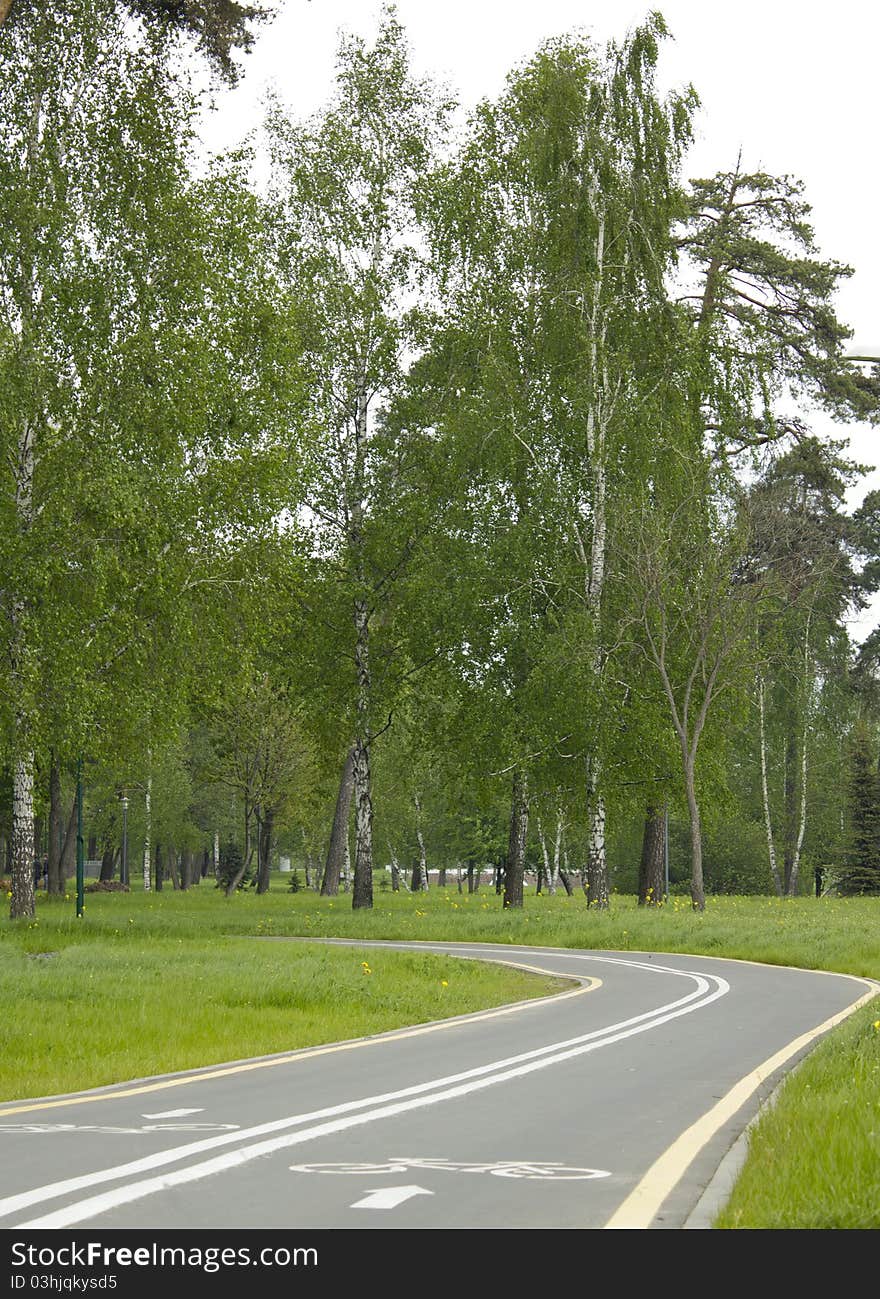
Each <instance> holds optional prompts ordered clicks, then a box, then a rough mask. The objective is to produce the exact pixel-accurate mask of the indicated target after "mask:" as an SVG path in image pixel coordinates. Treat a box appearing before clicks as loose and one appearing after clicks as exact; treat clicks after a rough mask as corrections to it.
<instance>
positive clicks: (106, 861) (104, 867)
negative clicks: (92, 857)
mask: <svg viewBox="0 0 880 1299" xmlns="http://www.w3.org/2000/svg"><path fill="white" fill-rule="evenodd" d="M115 866H116V849H115V848H114V847H113V844H112V843H105V844H104V847H103V849H102V851H101V873H100V875H99V876H98V879H99V880H100V881H101V883H102V884H106V883H107V882H108V881H109V880H112V878H113V873H114V869H115Z"/></svg>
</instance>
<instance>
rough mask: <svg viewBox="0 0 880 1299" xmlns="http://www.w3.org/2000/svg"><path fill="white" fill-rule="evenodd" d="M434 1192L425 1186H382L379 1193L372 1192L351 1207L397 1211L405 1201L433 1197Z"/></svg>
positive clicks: (350, 1206)
mask: <svg viewBox="0 0 880 1299" xmlns="http://www.w3.org/2000/svg"><path fill="white" fill-rule="evenodd" d="M433 1194H434V1192H433V1191H429V1190H427V1189H426V1188H425V1187H424V1186H381V1187H380V1188H379V1189H378V1190H377V1191H370V1192H369V1193H368V1194H367V1195H365V1196H364V1198H363V1199H362V1200H358V1201H357V1202H356V1203H355V1204H352V1205H349V1208H351V1209H396V1208H397V1206H398V1204H403V1202H404V1200H411V1199H412V1198H413V1196H414V1195H433Z"/></svg>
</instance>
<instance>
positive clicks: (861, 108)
mask: <svg viewBox="0 0 880 1299" xmlns="http://www.w3.org/2000/svg"><path fill="white" fill-rule="evenodd" d="M396 7H397V13H398V17H399V19H400V21H401V23H402V24H403V26H404V28H405V29H406V32H407V35H408V37H409V40H410V43H411V46H412V51H413V60H414V65H415V68H416V71H417V72H419V73H420V74H430V75H432V76H434V77H435V78H437V79H439V80H441V81H444V82H446V83H447V84H448V85H449V86H450V87H451V88H452V89H453V90H454V91H455V92H456V94H457V95H458V97H459V98H460V100H461V102H462V104H463V105H464V107H465V108H468V107H470V106H471V105H472V104H474V103H476V102H477V101H478V100H479V99H481V98H483V97H485V96H490V97H491V96H494V95H496V94H497V93H498V92H499V91H500V90H501V89H502V87H503V84H504V78H505V76H506V75H507V73H508V72H509V70H510V69H511V68H512V67H513V66H514V65H515V64H516V63H518V62H520V61H521V60H523V59H526V58H528V57H529V56H530V55H531V54H532V53H534V51H535V50H536V49H537V47H538V45H539V44H540V43H541V42H542V41H544V40H546V39H548V38H549V37H552V36H558V35H562V34H565V33H567V32H572V31H576V30H579V31H582V32H584V33H586V34H587V35H589V36H591V37H593V38H594V39H595V40H597V41H598V42H599V43H601V44H604V43H605V42H606V41H607V40H610V39H620V38H621V37H623V36H624V35H625V33H626V32H627V30H629V29H630V28H631V27H633V26H635V25H637V24H638V23H639V22H641V21H643V19H644V18H645V15H646V14H647V13H648V12H649V10H650V9H658V10H659V11H660V12H661V13H662V15H663V17H664V18H665V19H666V23H667V26H668V27H669V29H670V32H671V35H672V39H671V40H670V41H667V42H666V44H665V47H664V49H663V51H662V55H661V64H660V79H661V84H662V85H663V86H664V88H671V87H673V86H681V85H684V84H686V83H688V82H690V83H691V84H692V85H693V86H694V88H695V90H696V91H697V94H698V95H699V97H700V101H701V108H700V110H699V113H698V117H697V123H696V125H697V135H696V140H695V143H694V145H693V147H692V149H691V151H690V153H689V156H688V159H687V162H686V167H685V173H686V176H688V177H696V176H706V175H712V174H714V173H715V172H716V171H722V170H728V169H730V168H731V167H732V166H733V165H734V164H735V162H736V157H737V153H738V152H739V150H740V149H741V150H742V158H743V166H744V167H746V168H748V169H749V170H757V169H759V168H760V169H763V170H766V171H769V172H771V173H774V174H781V173H787V174H789V175H792V176H796V177H798V178H799V179H800V180H803V181H804V183H805V186H806V193H805V197H806V199H807V201H808V202H809V203H810V204H811V205H812V208H813V214H812V219H813V224H814V227H815V231H816V238H817V242H818V245H819V248H820V250H821V252H822V253H823V255H825V256H827V257H831V258H834V259H836V260H837V261H840V262H843V263H845V264H847V265H849V266H852V267H853V268H854V271H855V273H854V275H853V276H852V278H851V279H850V280H848V281H847V282H846V283H845V284H844V285H843V287H842V289H841V291H840V294H839V298H838V311H839V315H840V317H841V319H842V320H843V321H844V322H845V323H846V324H848V325H849V326H850V328H851V329H852V330H853V331H854V334H853V339H852V350H854V351H860V352H868V353H870V354H872V355H873V354H880V203H878V199H880V162H878V153H880V150H878V134H877V126H878V119H880V94H878V84H880V4H877V3H876V0H875V2H874V3H869V2H868V0H837V3H834V4H828V3H827V2H826V3H822V4H819V3H815V0H738V3H736V4H733V3H730V4H723V5H722V4H718V3H709V2H707V0H666V2H665V3H664V2H663V0H652V2H650V3H647V4H642V5H639V4H634V3H631V0H443V2H442V3H441V2H438V3H434V2H433V0H397V6H396ZM277 9H278V14H277V17H276V18H275V20H274V21H273V22H272V23H271V24H270V25H268V26H267V27H266V28H265V29H264V31H263V32H262V33H261V35H260V36H259V37H258V40H257V44H256V46H255V48H254V50H253V51H252V53H251V54H250V55H249V56H248V58H247V60H246V61H245V63H244V68H245V75H244V77H243V79H242V82H241V84H240V86H239V87H238V88H237V89H236V90H234V91H232V92H225V93H222V94H221V95H220V97H219V99H218V107H217V110H216V111H215V112H213V113H212V114H210V116H209V118H208V119H207V120H206V121H205V124H204V128H203V131H202V135H203V139H204V141H205V143H206V145H207V146H208V147H209V148H218V147H223V146H225V145H228V144H233V143H235V141H236V140H237V139H238V138H240V136H241V135H242V134H243V133H244V132H245V130H247V129H248V128H249V127H251V126H252V125H254V124H255V123H256V122H258V121H259V118H260V116H261V111H260V102H261V98H262V95H263V93H264V91H265V89H266V87H267V86H268V85H270V84H271V85H273V86H274V87H275V89H276V90H277V92H278V93H279V95H280V97H281V98H282V100H284V101H285V102H286V103H288V104H289V105H290V107H291V108H292V110H293V111H294V112H295V113H296V114H299V115H307V114H310V113H312V112H314V111H316V110H318V109H319V108H320V107H321V106H322V104H323V103H324V102H325V101H326V100H327V98H328V97H329V95H330V93H331V91H332V87H333V75H334V59H335V51H336V45H337V39H338V34H339V31H340V29H345V30H347V31H355V32H359V33H361V34H362V35H364V36H366V37H369V36H370V35H371V33H372V32H374V31H375V28H376V22H377V17H378V14H379V10H380V5H379V4H378V3H374V2H373V0H278V3H277ZM821 424H822V425H823V426H824V427H820V426H819V423H817V431H819V432H827V433H831V434H833V435H834V436H837V437H841V436H848V437H849V438H850V447H851V452H852V454H853V456H854V458H856V459H857V460H860V461H861V462H862V463H865V464H869V465H871V466H872V467H873V472H872V473H871V474H870V475H869V476H868V477H867V478H866V479H864V480H863V481H862V483H861V485H860V486H859V488H858V489H857V490H856V491H855V492H854V493H853V494H852V495H851V500H852V502H853V503H854V502H855V501H857V500H858V499H860V498H861V496H862V495H863V494H864V491H865V490H867V488H868V487H880V469H878V468H877V466H880V429H878V430H876V431H874V430H871V429H869V428H867V427H863V426H847V427H846V428H841V427H835V426H834V425H833V424H831V423H830V421H828V420H827V419H823V420H821ZM873 622H874V616H873V615H872V617H871V619H870V625H873ZM854 630H855V629H854ZM864 630H868V627H867V626H866V627H864Z"/></svg>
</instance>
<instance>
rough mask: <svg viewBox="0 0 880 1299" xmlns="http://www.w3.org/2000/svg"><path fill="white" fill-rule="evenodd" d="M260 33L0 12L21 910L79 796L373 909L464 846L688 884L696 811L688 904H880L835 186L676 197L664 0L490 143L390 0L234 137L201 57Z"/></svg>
mask: <svg viewBox="0 0 880 1299" xmlns="http://www.w3.org/2000/svg"><path fill="white" fill-rule="evenodd" d="M261 16H266V14H265V13H263V12H262V11H259V10H258V9H257V8H256V7H247V6H242V5H238V4H231V3H228V0H216V3H215V4H212V3H207V0H206V2H205V3H203V4H199V5H195V4H194V5H185V4H184V5H164V4H162V3H155V4H153V3H149V4H148V3H147V2H146V0H143V3H131V4H121V3H119V4H118V3H115V2H114V0H88V3H86V0H58V2H57V3H55V4H53V5H50V6H46V5H41V4H38V3H37V0H15V3H14V4H12V5H11V6H10V5H7V6H5V8H4V10H3V12H2V13H0V131H2V136H3V142H4V147H3V150H2V154H0V440H2V446H3V461H2V469H0V473H2V491H0V511H2V521H0V556H2V580H0V629H2V630H0V635H2V647H0V653H2V665H0V680H2V691H0V727H2V730H0V747H2V762H3V765H4V769H5V773H6V775H5V786H6V792H5V796H4V803H5V804H6V812H5V814H4V816H3V819H2V821H0V832H2V838H3V843H2V845H0V846H2V848H3V851H4V854H5V863H4V862H3V861H0V873H2V871H3V867H4V864H5V866H6V870H7V873H8V875H9V878H10V892H11V915H12V917H13V918H18V917H27V916H30V915H32V914H33V910H34V871H33V862H34V857H35V854H36V855H41V854H42V853H43V852H44V851H45V852H46V855H47V857H48V888H49V891H50V893H62V892H63V890H64V881H65V877H66V875H67V874H69V867H70V852H71V847H70V844H71V839H70V836H71V832H72V826H73V812H72V810H71V809H72V803H71V798H72V788H73V781H74V779H75V776H76V773H77V772H80V773H84V778H85V784H86V789H87V797H88V816H89V826H90V835H91V837H92V838H93V839H94V843H93V845H92V846H93V847H94V850H95V852H96V853H98V850H99V848H100V850H101V852H100V853H99V855H102V857H103V860H104V863H105V865H104V873H105V877H107V876H109V875H110V874H111V873H112V871H113V869H114V865H113V860H114V846H116V845H118V843H119V836H120V806H121V803H120V797H119V795H120V794H121V793H125V795H126V799H127V800H128V801H129V803H130V806H131V810H132V820H131V834H132V836H133V841H136V842H137V845H138V863H139V866H138V868H140V865H141V864H142V868H143V880H144V886H145V887H150V883H151V880H155V878H156V857H157V853H158V854H159V861H160V868H161V869H160V872H159V877H160V878H161V875H162V873H166V875H167V877H169V878H171V879H172V881H173V882H174V883H175V885H182V886H186V885H187V884H188V883H189V882H191V881H192V880H195V879H197V878H198V877H199V875H200V873H201V872H200V870H199V869H197V868H196V866H195V865H194V863H202V862H205V863H206V862H207V861H208V860H210V862H211V863H212V870H213V873H215V874H218V875H222V882H223V885H224V887H226V888H227V891H229V892H232V891H234V890H235V889H236V888H238V887H241V886H242V885H243V884H244V883H246V882H247V881H248V880H249V879H251V878H253V880H254V882H255V883H256V886H257V888H258V889H260V890H263V891H264V890H265V889H266V888H268V878H269V875H268V873H269V866H270V861H271V859H272V854H273V852H274V851H275V850H276V849H277V848H278V847H279V846H280V847H281V848H283V849H284V850H285V851H286V852H287V853H288V854H289V855H292V857H293V858H294V859H296V860H297V861H298V862H301V863H303V864H304V865H305V867H306V868H307V870H308V873H309V882H310V883H314V884H315V886H316V887H320V888H321V889H322V891H323V892H325V893H334V892H336V891H338V889H339V887H340V880H341V879H346V878H347V877H348V876H347V873H346V872H348V874H350V878H351V893H352V902H353V905H354V907H356V908H361V907H370V906H372V903H373V891H374V870H375V868H376V866H377V865H378V866H379V867H380V868H382V867H384V866H386V865H389V866H390V867H391V869H392V877H393V879H394V881H395V884H396V882H397V881H398V879H399V878H400V874H401V863H403V869H404V870H406V869H411V870H412V871H413V886H414V887H417V888H418V887H424V886H425V885H426V883H427V879H428V862H429V858H430V859H431V860H432V861H433V862H435V863H439V864H440V865H441V867H442V869H444V870H445V869H446V868H447V867H449V868H454V867H457V868H458V869H459V872H460V873H461V872H464V871H467V870H470V872H471V875H472V876H473V872H474V871H475V870H478V869H480V868H482V867H483V866H486V865H491V866H493V867H494V868H495V869H496V872H497V879H498V881H499V889H500V890H501V891H502V892H503V899H502V900H503V904H504V905H505V906H508V907H519V906H521V905H522V903H523V891H524V880H525V878H526V873H527V871H529V870H535V871H537V872H538V873H539V879H540V881H541V886H542V887H544V888H546V889H547V890H549V891H555V889H556V887H557V883H558V882H564V883H565V885H566V887H569V888H570V887H571V881H572V880H573V879H574V880H577V881H580V882H581V884H582V886H583V890H584V893H585V895H586V902H587V905H589V906H596V907H599V908H603V907H606V906H607V905H608V902H609V896H610V893H611V891H612V888H613V887H616V886H617V884H618V883H622V884H623V885H625V886H626V887H627V888H630V889H632V890H633V891H636V890H637V891H638V892H639V897H640V901H642V902H643V903H645V904H646V905H652V904H658V903H659V902H660V901H662V896H663V891H664V887H665V882H664V868H665V863H666V860H667V859H668V849H669V842H670V839H669V836H670V834H671V836H672V843H673V855H674V857H675V861H676V863H677V865H676V871H677V873H678V874H679V875H680V876H681V874H682V872H683V873H684V876H686V879H687V887H688V889H689V892H690V897H691V901H692V904H693V906H694V907H695V908H696V909H697V910H702V909H703V907H704V905H705V895H706V886H707V882H706V871H705V869H704V854H705V851H706V848H707V845H708V849H709V854H710V858H711V861H712V866H711V869H710V871H709V881H708V882H709V887H710V888H716V889H725V890H729V891H737V890H739V889H749V890H755V889H761V888H765V889H774V890H775V891H776V892H777V893H778V894H779V895H781V896H782V895H785V896H793V895H795V894H797V893H798V892H799V891H802V890H803V889H804V888H805V887H813V884H814V881H815V883H816V887H817V888H818V887H820V886H821V887H822V888H825V887H833V888H836V889H840V890H843V891H851V892H853V891H855V892H876V891H877V889H878V887H880V828H878V827H880V790H878V761H877V754H878V734H877V727H878V710H877V699H876V678H875V667H876V655H877V638H876V636H871V637H868V639H867V641H865V643H864V644H863V645H861V646H858V645H855V644H853V642H852V640H851V638H850V636H849V634H848V631H847V619H848V618H849V617H850V616H851V615H852V613H853V612H854V611H856V610H859V609H864V608H865V607H866V606H867V602H868V600H869V599H870V597H871V595H872V594H873V593H874V592H875V591H876V589H877V587H878V585H880V523H878V519H880V511H878V505H880V498H878V496H877V494H876V493H869V494H868V495H867V496H866V497H865V499H864V501H863V503H862V505H861V506H860V507H859V508H858V509H856V510H849V509H848V508H847V505H846V494H847V491H848V489H849V488H850V487H851V486H852V485H853V484H855V483H857V482H858V479H859V477H860V476H861V475H862V474H863V473H864V472H865V469H866V467H864V466H860V465H858V464H855V463H854V462H853V461H852V460H851V459H850V458H849V456H848V454H847V442H846V439H845V438H840V437H834V436H831V434H830V433H829V431H828V428H827V427H823V426H822V425H823V424H830V423H831V422H833V423H834V424H843V423H846V422H848V421H865V422H872V423H874V422H877V420H878V418H880V369H878V367H877V366H875V365H874V366H872V365H869V364H862V363H853V362H852V361H851V360H849V359H848V358H847V356H846V344H847V340H848V339H849V338H850V337H851V332H850V330H849V329H848V328H847V327H846V325H845V324H844V323H843V322H841V321H840V320H839V319H838V316H837V314H836V308H835V294H836V290H837V288H838V286H839V284H840V282H841V281H842V280H843V279H844V278H845V277H847V276H848V275H849V274H851V270H850V268H849V267H847V266H845V265H843V264H841V263H838V262H836V261H833V260H829V259H827V258H825V257H823V255H822V253H821V252H820V250H819V249H818V248H817V246H816V243H815V238H814V233H813V230H812V228H811V225H810V207H809V204H808V202H807V201H806V198H805V195H804V187H803V185H802V183H801V182H799V181H797V180H796V179H794V178H792V177H789V176H772V175H768V174H765V173H764V172H761V171H749V170H748V169H747V167H746V166H745V164H744V163H743V161H742V159H741V158H739V159H736V160H733V165H732V166H731V167H730V169H729V170H726V171H720V172H719V173H718V174H717V175H715V176H713V177H709V178H702V179H686V167H687V155H688V147H689V145H690V142H691V138H692V131H693V125H694V121H695V115H696V113H697V111H698V108H699V101H698V98H697V94H696V92H695V90H694V89H693V88H692V87H690V86H685V87H682V88H680V89H679V90H676V91H672V92H669V93H665V94H664V93H661V91H660V90H659V89H658V66H659V62H660V59H661V55H662V47H663V42H664V40H665V39H666V37H667V35H668V33H667V29H666V26H665V23H664V21H663V18H662V17H661V15H660V14H657V13H652V14H649V15H648V16H647V17H646V18H645V20H644V22H643V23H642V24H641V25H639V26H638V27H636V28H634V29H633V30H632V31H630V32H628V33H627V34H625V35H624V36H623V37H622V38H621V39H619V40H616V41H611V42H609V43H608V44H607V45H605V46H599V45H598V44H596V43H595V42H593V41H590V40H588V39H586V38H584V37H581V36H579V35H572V36H561V37H558V38H555V39H552V40H549V41H547V42H545V43H544V44H543V45H542V46H541V47H540V48H539V49H538V50H537V51H536V53H535V54H534V55H533V57H531V58H530V59H528V60H527V61H525V62H524V63H523V64H522V65H520V66H518V67H516V68H514V69H513V70H512V71H511V72H510V74H509V76H508V78H507V81H506V84H505V87H504V89H503V90H502V92H501V93H500V94H499V95H498V96H497V97H496V98H495V99H492V100H485V101H484V102H481V103H480V104H478V105H477V106H476V108H474V109H473V110H472V111H471V112H470V113H469V114H468V115H467V118H466V120H462V114H460V113H459V112H458V106H457V105H456V103H455V102H454V99H453V98H452V97H451V96H450V94H449V93H448V92H447V91H445V90H441V89H440V88H438V87H437V86H436V85H435V84H433V83H432V82H430V81H428V80H426V79H423V78H419V77H417V76H415V74H414V73H413V71H412V67H411V61H410V55H409V49H408V45H407V40H406V33H405V31H404V30H403V28H402V26H401V24H400V22H399V21H398V18H397V16H396V13H395V11H394V9H393V7H387V8H386V9H384V10H383V11H382V14H381V17H380V19H379V22H378V25H377V29H376V32H375V34H374V36H373V38H372V39H371V40H364V39H361V38H358V37H352V36H346V37H343V38H342V39H341V40H340V44H339V49H338V56H337V69H336V79H335V84H334V87H333V88H332V90H331V93H330V94H329V96H328V101H327V105H326V107H325V108H324V109H323V110H322V111H321V112H319V113H317V114H315V115H314V116H313V117H311V118H309V119H307V120H297V119H295V118H294V117H292V116H291V114H290V113H289V111H288V110H287V109H286V108H285V106H284V105H283V104H282V103H280V102H279V101H277V100H270V101H269V102H268V103H267V105H266V111H265V117H264V120H263V122H262V124H261V126H260V128H259V129H258V130H256V131H254V132H253V133H252V134H251V136H250V137H248V138H247V139H246V140H245V141H244V142H243V143H242V144H241V145H240V146H239V147H237V148H236V149H234V150H232V151H230V152H229V153H227V154H225V155H223V156H221V157H218V158H213V159H205V158H204V157H203V156H202V155H201V153H200V151H199V142H198V139H197V136H196V133H195V126H194V123H195V122H196V121H197V115H198V111H199V108H200V105H201V103H202V97H203V96H204V94H205V93H208V92H205V91H200V90H199V89H198V86H199V85H200V79H199V76H198V75H197V73H198V69H199V67H200V66H202V65H204V60H205V59H207V66H208V67H210V68H212V69H213V70H214V73H215V76H216V78H219V81H218V82H217V84H216V85H215V89H214V91H213V92H211V93H223V89H222V87H223V85H224V78H225V82H229V81H234V79H235V77H236V76H237V75H238V71H239V65H238V64H237V63H236V61H235V56H236V53H237V52H241V51H246V50H247V48H248V47H249V45H250V43H251V42H252V39H253V24H254V23H255V22H256V21H258V20H259V18H260V17H261ZM200 60H201V64H200V62H199V61H200ZM218 86H219V89H218ZM731 834H733V836H734V838H735V846H734V848H731V847H730V838H731ZM108 854H109V855H108ZM206 854H207V855H206ZM221 857H222V859H223V862H224V867H223V870H222V871H221V870H220V859H221ZM346 863H348V865H347V866H346ZM684 863H686V869H685V868H684V866H683V864H684ZM383 878H384V871H383Z"/></svg>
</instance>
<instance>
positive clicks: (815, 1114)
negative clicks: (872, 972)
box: [714, 1003, 880, 1230]
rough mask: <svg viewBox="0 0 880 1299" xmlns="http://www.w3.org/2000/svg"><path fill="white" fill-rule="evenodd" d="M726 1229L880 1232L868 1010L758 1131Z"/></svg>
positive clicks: (789, 1086) (879, 1129)
mask: <svg viewBox="0 0 880 1299" xmlns="http://www.w3.org/2000/svg"><path fill="white" fill-rule="evenodd" d="M714 1225H715V1226H716V1227H720V1228H736V1227H740V1228H769V1229H773V1228H786V1229H788V1228H793V1229H799V1230H814V1229H817V1228H836V1229H838V1230H854V1229H874V1228H877V1227H880V1019H878V1008H877V1004H876V1003H874V1005H873V1007H872V1006H870V1005H869V1006H866V1007H863V1009H862V1010H859V1011H856V1013H855V1014H854V1015H853V1016H852V1017H851V1018H850V1019H848V1020H847V1021H846V1022H845V1023H844V1024H843V1025H841V1027H840V1028H838V1029H837V1031H836V1032H835V1033H833V1034H832V1035H831V1036H830V1037H829V1038H827V1039H825V1041H823V1042H821V1043H820V1044H819V1045H818V1046H817V1047H816V1048H815V1050H814V1051H813V1052H812V1053H811V1054H810V1056H808V1058H807V1060H806V1062H805V1063H804V1064H803V1065H801V1067H800V1068H799V1069H797V1070H795V1072H794V1073H793V1074H792V1075H791V1077H790V1078H788V1079H787V1081H786V1082H785V1084H784V1086H783V1087H782V1089H781V1091H780V1093H779V1095H778V1098H777V1100H776V1102H775V1104H774V1105H773V1106H771V1108H770V1109H769V1110H767V1111H766V1112H765V1114H764V1115H762V1116H761V1117H760V1118H759V1119H758V1121H757V1122H756V1123H755V1125H754V1127H753V1128H752V1129H751V1132H750V1134H749V1155H748V1158H747V1160H746V1164H745V1166H744V1168H743V1171H742V1174H741V1175H740V1177H739V1179H738V1180H737V1183H736V1186H735V1187H734V1190H733V1194H732V1196H731V1197H730V1199H729V1201H728V1203H727V1205H726V1206H725V1208H724V1210H723V1211H722V1213H721V1214H720V1216H719V1217H718V1218H717V1219H716V1222H715V1224H714Z"/></svg>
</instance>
